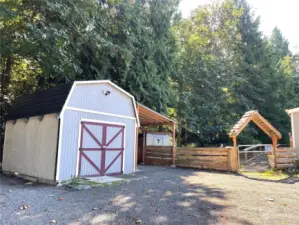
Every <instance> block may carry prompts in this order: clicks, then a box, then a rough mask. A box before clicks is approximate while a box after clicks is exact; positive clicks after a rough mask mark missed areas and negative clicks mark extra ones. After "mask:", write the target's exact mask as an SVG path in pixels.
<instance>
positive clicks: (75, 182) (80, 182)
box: [61, 176, 99, 187]
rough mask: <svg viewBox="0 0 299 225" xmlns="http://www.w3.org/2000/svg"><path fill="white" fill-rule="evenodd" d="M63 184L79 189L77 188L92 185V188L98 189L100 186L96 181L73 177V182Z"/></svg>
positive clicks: (63, 182)
mask: <svg viewBox="0 0 299 225" xmlns="http://www.w3.org/2000/svg"><path fill="white" fill-rule="evenodd" d="M61 183H62V184H67V185H69V186H71V187H77V186H80V185H90V186H92V187H96V186H97V185H99V184H98V183H96V182H94V181H90V180H85V179H82V178H80V177H76V176H74V177H72V179H71V180H68V181H62V182H61Z"/></svg>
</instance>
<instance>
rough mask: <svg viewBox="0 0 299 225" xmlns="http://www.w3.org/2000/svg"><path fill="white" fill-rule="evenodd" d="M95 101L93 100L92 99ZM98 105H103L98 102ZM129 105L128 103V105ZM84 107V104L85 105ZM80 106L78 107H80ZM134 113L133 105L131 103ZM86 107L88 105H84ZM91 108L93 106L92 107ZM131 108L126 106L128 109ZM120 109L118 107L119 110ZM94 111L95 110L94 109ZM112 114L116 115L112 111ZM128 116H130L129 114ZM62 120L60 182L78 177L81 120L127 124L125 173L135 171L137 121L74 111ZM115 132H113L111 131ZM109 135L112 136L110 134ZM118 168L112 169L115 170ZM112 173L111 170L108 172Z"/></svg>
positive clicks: (67, 111) (116, 103)
mask: <svg viewBox="0 0 299 225" xmlns="http://www.w3.org/2000/svg"><path fill="white" fill-rule="evenodd" d="M90 100H91V101H93V100H92V99H90ZM74 101H75V100H74ZM118 103H119V102H115V101H114V102H112V103H111V105H112V104H115V105H118ZM98 104H101V103H100V102H98ZM127 104H128V103H127ZM83 105H84V104H83ZM79 106H80V104H78V105H76V107H79ZM130 106H131V109H130V110H128V112H129V111H133V105H132V103H130ZM84 107H86V105H84ZM90 107H91V106H90ZM126 107H128V108H129V106H124V108H126ZM117 108H118V107H116V109H117ZM93 110H95V109H94V108H93ZM112 113H116V112H115V111H112ZM127 115H128V114H127ZM62 116H63V120H62V126H61V127H62V130H60V132H62V133H61V137H62V138H61V140H60V142H61V143H60V148H61V149H60V155H59V157H60V166H59V178H58V179H59V181H62V180H69V179H71V178H72V176H76V175H77V171H76V170H77V169H78V168H77V162H78V161H77V159H78V138H79V124H80V121H81V120H84V119H85V120H86V119H87V120H100V121H106V122H108V123H109V122H110V123H113V122H114V123H122V124H125V126H126V128H125V152H124V158H125V160H124V173H125V174H126V173H133V172H134V171H135V152H134V150H135V131H136V121H135V120H134V119H127V118H120V117H114V116H107V115H99V114H93V113H87V112H78V111H74V110H68V109H67V110H65V112H64V115H62ZM111 132H113V131H111ZM108 135H112V133H111V134H109V132H108ZM114 169H116V168H111V170H114ZM108 172H110V170H109V171H108Z"/></svg>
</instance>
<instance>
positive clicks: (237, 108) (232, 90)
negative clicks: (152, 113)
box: [173, 0, 299, 145]
mask: <svg viewBox="0 0 299 225" xmlns="http://www.w3.org/2000/svg"><path fill="white" fill-rule="evenodd" d="M174 30H175V33H176V35H177V41H178V43H179V53H178V54H177V63H176V66H177V67H176V74H175V75H174V76H173V80H174V82H175V83H174V87H175V89H176V90H177V96H178V99H177V100H178V105H177V115H178V119H179V122H180V125H181V126H180V129H181V131H180V134H181V139H180V143H181V144H185V142H187V143H188V142H194V140H196V142H197V144H198V145H215V144H220V143H227V142H229V139H228V137H227V135H226V134H227V133H228V131H229V129H230V128H231V127H232V125H233V124H234V123H236V122H237V121H238V119H239V118H240V117H241V116H242V115H243V114H244V113H245V112H246V111H248V110H252V109H256V110H259V111H260V113H261V114H262V115H263V116H265V117H266V118H267V119H268V120H269V121H270V122H271V123H273V125H274V126H275V127H277V128H278V129H279V130H280V131H281V132H282V134H283V137H284V138H285V139H284V140H283V141H285V142H287V141H288V140H287V139H288V135H287V133H288V132H289V131H290V127H289V118H288V116H287V114H286V113H285V109H286V108H289V107H295V106H296V105H298V104H299V103H298V78H297V77H298V67H297V71H296V65H298V64H296V63H298V61H297V62H296V59H295V58H294V56H292V54H291V52H290V50H289V48H288V42H287V40H286V39H284V37H283V36H282V34H281V32H280V31H279V30H278V29H277V28H275V29H274V30H273V34H272V36H271V37H270V39H265V38H263V36H262V34H261V32H260V31H259V18H256V17H255V15H254V13H253V11H252V10H251V8H250V7H249V6H248V5H247V3H246V1H243V0H235V1H233V0H227V1H222V2H214V3H211V4H207V5H204V6H201V7H199V8H198V9H196V10H195V11H194V12H193V14H192V16H191V17H190V18H188V19H185V20H182V21H181V22H180V23H179V24H178V25H177V26H176V27H175V29H174ZM296 74H297V75H296ZM295 79H297V81H296V80H295ZM296 88H297V89H296ZM240 140H241V142H244V143H256V142H271V140H270V139H269V138H268V137H265V135H264V134H263V133H262V132H260V131H259V130H258V129H256V127H255V126H250V127H249V128H248V129H247V130H245V132H244V133H243V134H242V135H241V136H240Z"/></svg>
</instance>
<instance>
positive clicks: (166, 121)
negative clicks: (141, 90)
mask: <svg viewBox="0 0 299 225" xmlns="http://www.w3.org/2000/svg"><path fill="white" fill-rule="evenodd" d="M137 112H138V115H139V122H140V130H141V132H142V134H143V135H142V164H159V165H175V155H176V147H175V124H176V121H175V120H172V119H170V118H168V117H167V116H165V115H163V114H161V113H158V112H156V111H154V110H152V109H150V108H148V107H146V106H144V105H142V104H140V103H137ZM157 126H168V127H169V128H170V130H171V137H172V144H171V146H170V147H162V146H161V147H158V146H150V152H148V151H147V150H149V149H147V148H146V147H147V146H146V133H147V132H148V130H149V128H150V127H157ZM137 129H138V128H137ZM156 133H157V134H158V133H161V134H163V132H156ZM137 136H138V132H137ZM137 145H138V141H137ZM136 153H138V151H136ZM148 155H150V156H151V157H148V158H147V156H148ZM149 158H151V160H147V159H149ZM136 159H137V156H136ZM136 163H137V160H136Z"/></svg>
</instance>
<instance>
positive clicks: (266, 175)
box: [240, 170, 291, 180]
mask: <svg viewBox="0 0 299 225" xmlns="http://www.w3.org/2000/svg"><path fill="white" fill-rule="evenodd" d="M240 173H241V174H243V175H245V176H247V177H250V178H256V179H264V180H283V179H286V178H288V177H290V176H291V175H290V174H289V173H287V172H284V171H282V170H267V171H264V172H246V171H244V172H240Z"/></svg>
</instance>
